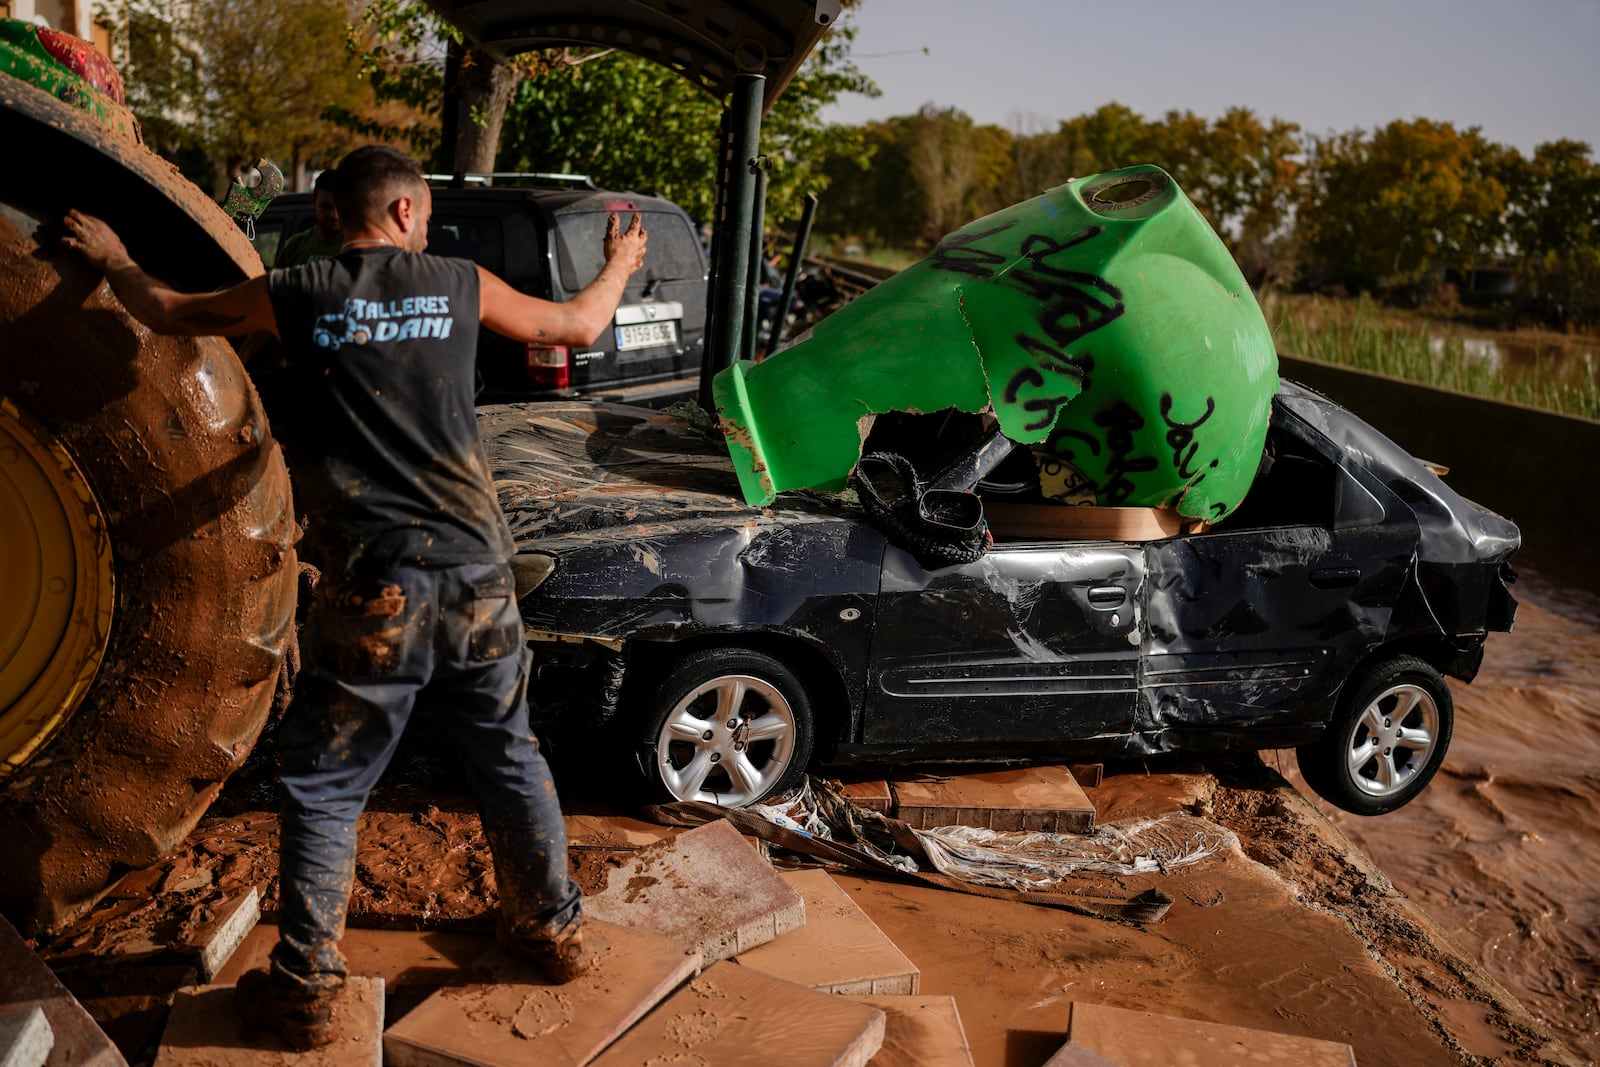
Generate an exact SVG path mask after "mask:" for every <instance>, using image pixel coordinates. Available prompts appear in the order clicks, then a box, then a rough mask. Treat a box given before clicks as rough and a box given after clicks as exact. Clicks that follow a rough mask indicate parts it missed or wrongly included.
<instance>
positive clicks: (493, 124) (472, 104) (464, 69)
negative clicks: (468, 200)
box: [450, 41, 520, 174]
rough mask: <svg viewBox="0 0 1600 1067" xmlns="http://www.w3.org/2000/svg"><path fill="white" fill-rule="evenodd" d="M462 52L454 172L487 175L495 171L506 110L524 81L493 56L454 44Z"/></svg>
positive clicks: (452, 166)
mask: <svg viewBox="0 0 1600 1067" xmlns="http://www.w3.org/2000/svg"><path fill="white" fill-rule="evenodd" d="M450 48H451V50H452V51H455V50H458V49H459V50H460V62H459V65H458V66H457V68H456V85H455V89H456V92H455V93H454V94H453V95H454V97H455V101H454V103H455V109H456V116H455V117H456V123H455V129H456V143H455V150H454V152H452V153H450V158H451V161H452V165H451V168H450V169H451V170H452V171H454V172H456V173H469V174H470V173H484V172H486V171H491V170H494V159H495V155H496V153H497V152H498V151H499V149H500V126H501V123H503V122H504V121H505V117H506V108H507V107H509V106H510V104H511V96H512V94H513V93H514V92H516V88H517V82H518V81H519V80H520V77H519V76H518V74H517V72H516V71H514V70H512V69H511V68H510V67H509V66H507V65H506V64H504V63H501V62H500V61H499V60H497V59H495V58H494V57H493V56H491V55H489V53H487V52H484V51H482V50H480V49H477V48H473V47H471V46H468V45H461V44H456V43H455V42H453V41H452V42H451V44H450Z"/></svg>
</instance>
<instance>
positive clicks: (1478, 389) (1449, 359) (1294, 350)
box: [1262, 295, 1600, 419]
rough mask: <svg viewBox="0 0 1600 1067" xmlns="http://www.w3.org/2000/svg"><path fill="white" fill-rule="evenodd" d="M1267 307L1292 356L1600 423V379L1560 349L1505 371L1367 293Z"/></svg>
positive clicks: (1455, 337)
mask: <svg viewBox="0 0 1600 1067" xmlns="http://www.w3.org/2000/svg"><path fill="white" fill-rule="evenodd" d="M1262 310H1263V311H1265V312H1266V315H1267V322H1268V323H1269V324H1270V325H1271V326H1272V328H1273V336H1274V339H1275V340H1276V341H1277V346H1278V351H1279V352H1281V353H1283V354H1285V355H1290V356H1299V357H1301V358H1303V359H1312V360H1317V361H1319V362H1322V363H1334V364H1339V365H1341V366H1346V367H1355V368H1358V369H1360V370H1366V371H1373V372H1376V373H1378V374H1387V375H1390V376H1391V377H1395V378H1403V379H1405V380H1406V381H1411V382H1419V383H1421V384H1423V385H1432V386H1437V387H1439V388H1443V389H1454V390H1456V391H1458V392H1462V393H1472V394H1474V395H1477V396H1485V397H1489V398H1491V399H1495V400H1506V401H1510V402H1512V403H1516V404H1525V405H1527V406H1529V407H1536V408H1542V409H1544V410H1546V411H1555V412H1560V413H1561V414H1564V415H1578V416H1581V417H1583V418H1586V419H1596V418H1600V388H1597V387H1596V385H1595V380H1594V375H1593V374H1592V373H1590V372H1589V371H1588V369H1587V368H1581V369H1580V371H1579V373H1576V374H1574V373H1573V372H1572V368H1571V367H1569V366H1568V365H1567V362H1568V361H1567V359H1566V358H1564V357H1563V354H1562V353H1561V352H1560V351H1559V350H1558V349H1548V350H1540V351H1539V352H1538V355H1537V356H1536V359H1535V364H1534V366H1533V367H1532V368H1528V369H1518V370H1497V369H1496V368H1495V367H1493V366H1491V365H1490V364H1489V363H1488V362H1487V361H1486V360H1484V359H1482V358H1478V357H1475V356H1473V355H1471V354H1469V353H1468V351H1467V345H1466V340H1465V338H1463V337H1462V336H1461V335H1460V334H1458V333H1455V332H1452V331H1450V330H1448V329H1445V330H1441V328H1440V327H1439V326H1438V325H1437V324H1433V323H1422V322H1407V321H1405V320H1403V319H1398V318H1395V317H1393V316H1391V315H1389V314H1387V313H1384V312H1383V311H1381V310H1380V309H1379V307H1378V306H1377V305H1376V304H1375V303H1373V301H1371V300H1370V299H1368V298H1366V297H1364V296H1363V297H1359V298H1357V299H1355V300H1332V299H1325V298H1318V297H1303V298H1302V297H1284V296H1274V295H1268V296H1267V297H1266V298H1265V299H1264V300H1263V301H1262Z"/></svg>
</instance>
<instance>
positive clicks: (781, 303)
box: [767, 193, 817, 352]
mask: <svg viewBox="0 0 1600 1067" xmlns="http://www.w3.org/2000/svg"><path fill="white" fill-rule="evenodd" d="M816 217H817V194H816V193H807V194H806V206H805V207H803V208H801V209H800V228H799V229H798V230H796V231H795V235H794V247H793V248H791V249H790V250H789V269H788V270H786V271H784V272H783V295H781V296H780V297H778V314H777V315H776V316H775V317H774V318H773V320H772V336H770V337H768V338H767V351H768V352H771V351H772V350H773V349H774V348H777V347H778V342H779V341H781V340H783V333H784V327H785V326H786V325H787V324H788V322H789V307H790V305H792V304H793V303H794V286H795V283H796V282H797V281H799V279H800V263H801V261H802V260H804V259H805V258H806V244H807V243H808V242H809V241H810V240H811V223H812V222H813V221H815V219H816Z"/></svg>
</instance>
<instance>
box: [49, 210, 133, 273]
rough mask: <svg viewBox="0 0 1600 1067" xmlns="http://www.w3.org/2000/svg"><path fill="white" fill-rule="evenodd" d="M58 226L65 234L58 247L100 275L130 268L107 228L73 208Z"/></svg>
mask: <svg viewBox="0 0 1600 1067" xmlns="http://www.w3.org/2000/svg"><path fill="white" fill-rule="evenodd" d="M62 225H64V226H65V227H66V230H67V232H66V235H65V236H63V237H62V238H61V244H62V245H63V246H64V247H66V248H69V249H71V250H72V251H74V252H76V253H78V255H80V256H82V257H83V258H84V259H85V260H86V261H88V264H89V266H91V267H93V268H94V269H95V270H97V271H99V272H100V273H101V274H110V273H111V272H112V271H115V270H120V269H122V268H123V267H127V266H131V265H132V264H133V260H132V259H131V258H129V256H128V250H127V248H126V247H124V246H123V243H122V239H121V238H120V237H118V236H117V235H116V233H115V231H113V230H112V229H111V227H110V226H107V225H106V224H105V223H104V222H102V221H101V220H100V219H97V218H95V217H94V216H93V215H86V214H84V213H83V212H81V211H79V210H77V209H76V208H74V209H73V210H71V211H69V212H67V217H66V218H65V219H63V220H62Z"/></svg>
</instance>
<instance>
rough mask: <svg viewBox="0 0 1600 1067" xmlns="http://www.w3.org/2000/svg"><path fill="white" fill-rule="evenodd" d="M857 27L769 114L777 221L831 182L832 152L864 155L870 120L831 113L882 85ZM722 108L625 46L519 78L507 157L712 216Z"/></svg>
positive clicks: (817, 55) (511, 166)
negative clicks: (853, 45)
mask: <svg viewBox="0 0 1600 1067" xmlns="http://www.w3.org/2000/svg"><path fill="white" fill-rule="evenodd" d="M851 33H852V30H851V28H850V27H849V26H848V24H845V25H836V26H835V28H834V30H833V31H832V32H831V33H830V34H829V35H828V36H827V37H825V38H824V39H823V41H822V43H820V44H819V45H818V47H817V48H816V50H815V51H813V53H812V54H811V56H810V57H809V58H808V59H807V60H806V62H805V64H804V65H803V66H802V67H801V69H800V71H799V73H798V74H797V75H796V76H795V78H794V80H793V81H791V82H790V83H789V86H788V87H787V88H786V89H785V90H784V92H783V94H782V95H781V96H779V97H778V100H777V102H776V103H775V104H774V105H773V107H772V110H771V111H770V112H768V114H767V116H766V119H765V120H764V122H763V123H762V129H761V150H762V152H763V154H764V155H765V156H766V157H767V159H768V161H769V163H770V164H771V167H770V169H769V173H768V187H767V217H768V219H769V220H771V221H782V220H785V219H790V218H794V217H795V216H796V215H798V213H799V210H800V201H801V197H802V195H803V194H804V193H806V192H819V191H821V190H822V189H823V188H826V186H827V184H828V181H829V172H828V171H827V169H826V168H825V167H824V165H823V164H824V161H825V160H828V159H834V158H839V157H848V158H856V159H861V158H864V156H865V153H866V151H867V149H866V139H865V136H864V132H863V131H862V130H861V129H860V128H856V127H846V126H839V125H830V124H827V123H824V122H822V120H821V117H820V116H821V112H822V110H823V109H824V108H825V107H827V106H828V105H829V104H831V103H833V102H834V101H835V100H837V99H838V98H839V97H840V96H841V95H843V94H844V93H847V92H859V93H866V94H869V95H871V94H875V93H876V92H877V88H876V86H874V85H873V84H872V82H871V81H870V80H869V79H868V78H867V77H866V76H865V75H863V74H862V73H861V72H860V71H859V70H858V69H857V68H856V67H855V65H854V64H853V63H852V62H850V60H849V42H850V37H851ZM722 109H723V103H722V101H720V100H717V99H715V98H713V97H712V96H710V95H709V94H707V93H705V92H704V91H703V90H701V89H700V88H698V87H697V86H696V85H694V84H693V83H692V82H690V81H689V80H688V79H686V78H684V77H683V76H682V75H680V74H677V73H675V72H674V71H672V70H670V69H669V68H667V67H664V66H661V65H660V64H658V63H654V62H652V61H650V60H647V59H643V58H640V57H638V56H633V55H628V54H625V53H620V52H617V53H609V54H605V55H602V56H598V57H595V58H593V59H592V60H590V61H587V62H582V63H577V64H572V63H569V64H564V65H559V66H553V67H550V68H548V69H547V70H545V71H544V72H543V73H541V75H540V76H539V77H536V78H529V79H526V80H524V81H523V82H522V83H521V84H520V85H519V86H518V88H517V94H516V99H515V101H514V103H513V104H512V105H511V109H510V114H509V119H510V121H509V122H508V124H507V127H506V130H505V133H504V135H503V136H502V144H501V150H500V155H499V166H500V169H503V170H534V171H562V172H575V173H581V174H587V175H589V176H590V177H592V178H593V179H594V180H595V181H596V182H598V183H599V184H601V185H604V186H608V187H610V188H619V189H629V188H631V189H641V190H647V191H651V192H658V193H660V194H661V195H663V196H666V197H668V198H669V199H671V200H673V201H674V202H676V203H678V204H679V205H681V206H682V207H683V208H684V210H686V211H688V212H689V214H691V215H693V216H695V217H697V218H701V219H708V218H710V217H711V213H712V209H713V199H714V197H715V186H716V131H717V125H718V122H719V119H720V116H721V114H722Z"/></svg>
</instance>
